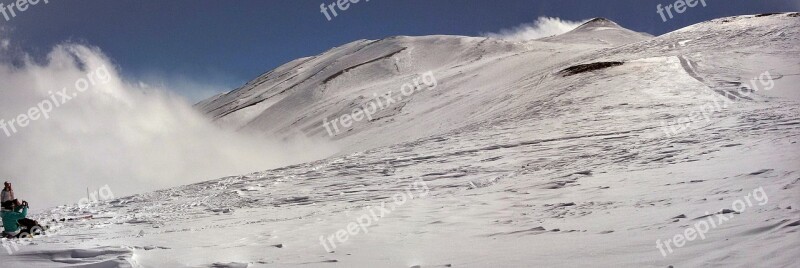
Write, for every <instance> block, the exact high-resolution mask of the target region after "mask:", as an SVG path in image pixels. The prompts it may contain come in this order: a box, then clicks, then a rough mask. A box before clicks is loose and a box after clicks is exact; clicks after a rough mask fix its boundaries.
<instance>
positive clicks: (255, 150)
mask: <svg viewBox="0 0 800 268" xmlns="http://www.w3.org/2000/svg"><path fill="white" fill-rule="evenodd" d="M2 40H7V39H3V38H2V36H0V41H2ZM0 45H2V46H0V81H3V82H2V83H0V120H4V121H5V123H6V124H7V125H8V124H10V122H11V121H16V122H15V123H16V133H12V135H10V136H9V135H7V133H6V132H5V131H4V130H2V129H0V180H9V181H11V182H12V183H13V184H14V188H15V193H16V196H17V198H20V199H25V200H27V201H29V202H30V203H31V204H32V206H33V207H35V208H38V209H41V208H43V207H45V206H52V205H59V204H74V203H76V202H77V201H78V200H79V199H80V198H82V197H85V196H86V188H87V187H88V188H90V189H93V190H96V189H98V188H100V187H102V186H104V185H108V186H109V187H110V189H111V190H112V191H113V193H114V195H115V196H117V197H121V196H124V195H130V194H134V193H140V192H144V191H150V190H154V189H160V188H166V187H171V186H177V185H184V184H189V183H193V182H199V181H204V180H208V179H215V178H219V177H223V176H227V175H238V174H244V173H249V172H254V171H261V170H266V169H270V168H275V167H279V166H283V165H288V164H293V163H300V162H306V161H310V160H314V159H321V158H324V157H326V156H329V155H331V154H333V153H336V149H335V148H332V147H330V146H328V145H327V144H326V143H324V142H322V141H312V140H308V139H305V138H303V137H300V138H297V139H296V140H292V141H275V140H269V139H267V138H265V137H259V136H254V135H253V136H251V135H249V134H245V133H237V132H233V131H229V130H226V129H222V128H220V127H218V126H217V125H215V124H213V123H211V122H210V120H209V119H207V118H205V117H204V116H203V115H201V114H200V113H199V112H197V111H196V110H195V109H193V108H192V106H191V104H190V103H189V102H188V101H186V100H185V99H184V98H182V97H180V96H176V95H173V94H172V93H169V92H170V90H167V89H166V88H161V87H153V86H145V85H144V84H142V83H139V82H131V81H124V80H123V79H122V78H120V75H119V73H118V71H117V70H118V68H116V67H115V66H114V65H113V63H112V61H111V60H110V59H109V58H107V57H106V56H105V55H104V54H103V53H102V52H101V51H100V49H98V48H96V47H91V46H86V45H79V44H72V43H65V44H61V45H58V46H56V47H55V48H53V49H52V51H51V52H50V53H49V54H48V55H47V58H46V61H45V62H44V63H42V62H41V61H38V62H37V61H34V60H33V59H31V57H30V56H29V55H28V54H24V53H19V52H13V53H14V55H9V54H12V52H11V51H18V49H9V48H8V47H9V45H8V44H4V43H2V42H0ZM10 46H13V40H12V42H11V45H10ZM98 70H104V72H99V71H98ZM90 78H91V79H92V80H93V81H95V82H96V83H92V85H90V86H88V87H87V89H85V91H78V90H76V88H78V87H80V86H83V84H82V83H80V82H78V83H76V82H77V81H80V80H84V81H88V80H89V79H90ZM101 82H102V83H101ZM64 89H66V90H67V91H66V92H69V94H68V95H65V96H67V97H70V100H69V101H68V102H64V103H63V104H61V105H59V106H58V107H53V108H52V111H50V112H49V113H48V116H47V117H48V118H44V117H43V116H42V114H41V113H39V116H38V117H39V119H38V120H28V121H27V122H26V124H25V126H21V124H20V123H19V116H20V115H22V114H29V112H30V110H31V109H34V110H36V109H38V108H37V107H38V106H39V105H40V104H42V102H44V101H45V100H60V99H61V98H62V96H60V92H62V91H63V90H64ZM40 110H41V109H40ZM7 128H8V126H7Z"/></svg>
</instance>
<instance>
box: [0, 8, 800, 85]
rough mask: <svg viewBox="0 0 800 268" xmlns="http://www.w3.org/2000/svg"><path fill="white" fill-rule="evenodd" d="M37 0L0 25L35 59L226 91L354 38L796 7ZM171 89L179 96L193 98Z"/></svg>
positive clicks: (689, 20) (662, 29)
mask: <svg viewBox="0 0 800 268" xmlns="http://www.w3.org/2000/svg"><path fill="white" fill-rule="evenodd" d="M43 1H44V0H40V3H39V4H37V5H36V6H30V7H29V9H28V10H26V11H25V12H22V13H20V14H18V16H17V17H16V18H13V19H12V20H11V21H10V22H6V21H5V19H4V18H2V17H0V25H6V26H10V28H11V29H12V31H11V33H10V35H11V39H12V41H13V43H14V44H15V45H17V46H20V47H22V48H23V49H24V50H26V51H28V52H30V53H33V54H34V55H41V54H43V53H46V52H48V51H49V50H50V48H51V47H52V46H53V45H54V44H57V43H60V42H63V41H65V40H72V41H77V42H82V43H86V44H91V45H94V46H98V47H100V48H101V49H102V50H103V51H104V52H105V53H106V54H107V55H109V56H110V57H111V58H112V59H114V60H115V63H116V64H118V65H119V66H120V67H121V68H122V71H123V74H124V75H125V76H126V77H127V78H130V79H132V80H134V79H135V80H138V79H147V78H152V77H157V78H164V79H166V80H168V81H169V83H178V82H176V81H178V80H181V79H184V80H190V81H195V82H199V83H204V84H210V85H215V86H221V87H223V88H225V87H229V88H226V89H230V88H234V87H237V86H239V85H241V84H243V83H245V82H246V81H248V80H250V79H252V78H255V77H256V76H257V75H259V74H261V73H264V72H266V71H268V70H270V69H272V68H275V67H277V66H279V65H281V64H283V63H285V62H288V61H290V60H293V59H295V58H298V57H304V56H311V55H316V54H318V53H320V52H323V51H325V50H327V49H329V48H331V47H334V46H339V45H342V44H345V43H348V42H351V41H354V40H357V39H379V38H384V37H388V36H393V35H430V34H452V35H468V36H477V35H480V34H481V33H486V32H496V31H498V30H500V29H504V28H511V27H514V26H517V25H520V24H523V23H530V22H533V21H534V20H536V18H538V17H540V16H550V17H559V18H561V19H565V20H573V21H579V20H584V19H589V18H593V17H607V18H610V19H611V20H614V21H616V22H618V23H619V24H621V25H622V26H625V27H627V28H629V29H632V30H636V31H642V32H648V33H651V34H654V35H660V34H663V33H666V32H669V31H672V30H675V29H678V28H681V27H684V26H687V25H690V24H694V23H697V22H701V21H705V20H709V19H712V18H718V17H723V16H732V15H742V14H756V13H766V12H787V11H798V8H800V4H799V3H800V0H760V1H753V0H706V1H707V3H708V7H705V8H702V7H696V8H691V9H688V10H687V11H686V12H685V13H683V14H680V15H678V16H676V17H675V18H674V19H672V20H669V21H667V22H662V20H661V17H660V16H659V15H658V14H657V13H656V5H657V4H658V3H661V4H664V5H666V4H672V3H674V2H675V0H672V1H670V0H548V1H535V0H371V1H369V2H366V0H361V1H360V2H359V3H357V4H351V6H350V8H349V9H348V10H347V11H344V12H340V14H339V16H338V17H337V18H335V19H333V20H332V21H327V19H326V18H325V16H324V15H322V13H320V4H322V3H333V2H334V0H325V1H321V0H283V1H278V0H226V1H222V0H214V1H212V0H137V1H133V0H113V1H109V0H69V1H67V0H50V2H49V3H48V4H46V5H45V4H43ZM11 2H15V1H12V0H0V3H5V4H6V5H8V4H9V3H11ZM7 28H8V27H7ZM176 88H178V91H183V92H179V93H181V94H184V95H187V96H193V97H195V98H196V94H198V93H196V92H190V91H192V89H191V88H187V87H181V86H176Z"/></svg>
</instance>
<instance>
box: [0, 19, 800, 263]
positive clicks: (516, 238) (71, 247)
mask: <svg viewBox="0 0 800 268" xmlns="http://www.w3.org/2000/svg"><path fill="white" fill-rule="evenodd" d="M798 26H800V16H799V15H798V13H783V14H772V15H749V16H738V17H729V18H721V19H716V20H712V21H708V22H704V23H700V24H697V25H693V26H690V27H686V28H684V29H680V30H678V31H675V32H672V33H668V34H665V35H662V36H658V37H650V36H647V35H646V34H640V33H636V32H633V31H630V30H627V29H624V28H622V27H621V26H619V25H617V24H616V23H614V22H612V21H609V20H607V19H594V20H591V21H589V22H587V23H585V24H584V25H582V26H580V27H578V28H577V29H575V30H573V31H571V32H568V33H566V34H563V35H560V36H554V37H548V38H544V39H539V40H531V41H525V42H510V41H504V40H498V39H492V38H478V37H462V36H424V37H404V36H400V37H392V38H387V39H383V40H359V41H355V42H352V43H349V44H345V45H343V46H340V47H336V48H333V49H331V50H329V51H327V52H325V53H322V54H320V55H317V56H313V57H307V58H301V59H297V60H294V61H292V62H289V63H287V64H285V65H283V66H281V67H278V68H276V69H275V70H272V71H269V72H267V73H265V74H263V75H261V76H259V77H258V78H256V79H254V80H253V81H250V82H249V83H247V84H246V85H244V86H243V87H241V88H238V89H236V90H233V91H231V92H229V93H226V94H222V95H218V96H215V97H213V98H211V99H208V100H205V101H203V102H201V103H198V104H197V105H196V107H197V108H198V109H201V110H203V111H204V112H205V113H207V114H208V115H209V117H211V118H213V120H215V121H216V122H217V123H219V124H220V125H222V126H226V127H233V128H237V129H240V130H241V131H248V132H255V133H260V134H262V135H270V136H271V135H278V136H281V137H286V138H287V139H288V138H291V137H293V136H296V135H302V136H306V137H310V138H313V139H322V140H330V141H331V142H332V143H334V144H336V145H337V146H339V148H341V151H342V153H340V154H339V155H338V156H336V157H332V158H329V159H325V160H321V161H317V162H313V163H306V164H300V165H295V166H289V167H284V168H280V169H275V170H268V171H263V172H257V173H253V174H247V175H241V176H231V177H227V178H222V179H220V180H215V181H208V182H203V183H198V184H193V185H186V186H182V187H176V188H172V189H168V190H163V191H157V192H153V193H148V194H142V195H138V196H133V197H125V198H121V199H116V200H113V201H109V202H103V203H101V204H98V205H96V206H95V207H93V208H92V209H91V210H90V211H89V212H88V213H89V214H92V215H93V216H94V217H93V219H90V220H83V221H81V220H76V221H65V222H64V223H63V224H59V226H58V228H56V230H57V231H56V232H54V234H53V235H48V236H44V237H40V238H37V239H35V240H34V243H33V245H20V246H19V251H18V252H17V253H15V254H13V255H9V256H4V257H3V261H8V262H12V263H13V262H19V263H25V264H26V265H33V266H37V265H38V266H37V267H59V266H61V265H64V264H75V265H78V264H82V265H87V266H88V265H90V264H93V265H96V266H93V267H130V266H133V267H287V266H303V267H576V266H603V267H668V266H670V265H672V266H674V267H696V266H714V267H716V266H724V267H730V266H734V267H753V266H760V267H791V266H792V265H793V263H795V258H796V256H797V254H798V253H800V239H798V238H800V237H798V234H799V233H798V230H800V229H798V228H800V212H798V208H800V206H799V205H800V204H799V202H798V201H800V197H799V196H798V191H797V190H798V187H800V154H798V152H799V151H800V144H798V143H797V140H798V133H800V131H799V130H800V93H798V91H797V88H796V85H797V84H798V83H800V81H798V74H800V65H798V63H800V27H798ZM388 92H392V93H391V97H389V96H387V93H388ZM389 98H391V99H389ZM358 111H361V112H360V113H359V112H358ZM367 113H369V116H367V115H366V114H367ZM359 114H360V115H361V116H358V115H359ZM347 118H350V120H347ZM357 118H362V119H360V120H359V119H357ZM334 119H338V121H334ZM348 121H349V122H348ZM326 123H327V124H326ZM348 123H350V124H348ZM334 125H335V126H336V127H335V128H334V127H333V126H334ZM740 206H741V207H740ZM86 213H87V212H82V211H80V210H79V209H77V208H76V207H69V206H65V207H59V208H55V209H53V210H51V211H50V212H49V213H45V214H42V215H39V216H40V218H41V219H48V218H76V217H79V216H81V215H85V214H86ZM367 222H368V224H367ZM353 226H355V227H353ZM351 227H353V228H351ZM688 230H692V231H688ZM701 231H702V239H701V238H700V237H698V235H699V233H701ZM689 233H692V234H693V235H690V234H689ZM692 237H694V238H692Z"/></svg>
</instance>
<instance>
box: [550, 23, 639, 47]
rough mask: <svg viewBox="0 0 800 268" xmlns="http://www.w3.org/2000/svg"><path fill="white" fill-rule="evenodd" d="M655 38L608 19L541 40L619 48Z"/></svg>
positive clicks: (585, 24)
mask: <svg viewBox="0 0 800 268" xmlns="http://www.w3.org/2000/svg"><path fill="white" fill-rule="evenodd" d="M651 38H653V36H652V35H650V34H646V33H639V32H634V31H631V30H628V29H625V28H623V27H622V26H620V25H619V24H617V23H616V22H613V21H610V20H608V19H606V18H595V19H592V20H590V21H587V22H586V23H584V24H582V25H581V26H578V28H575V29H574V30H572V31H569V32H567V33H564V34H561V35H557V36H553V37H546V38H542V39H539V40H540V41H545V42H556V43H567V44H592V45H598V46H609V47H612V46H619V45H624V44H629V43H636V42H640V41H644V40H647V39H651Z"/></svg>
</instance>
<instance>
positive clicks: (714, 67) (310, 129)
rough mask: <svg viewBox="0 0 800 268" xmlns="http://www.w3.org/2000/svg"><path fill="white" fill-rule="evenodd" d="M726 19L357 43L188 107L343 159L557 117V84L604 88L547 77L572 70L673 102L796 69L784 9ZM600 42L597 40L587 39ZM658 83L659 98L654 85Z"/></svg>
mask: <svg viewBox="0 0 800 268" xmlns="http://www.w3.org/2000/svg"><path fill="white" fill-rule="evenodd" d="M730 19H731V20H735V21H732V22H730V23H729V24H723V27H714V26H704V25H706V24H709V25H716V24H717V22H715V21H712V22H708V23H705V24H701V25H698V26H695V27H696V28H697V30H692V29H684V30H682V31H679V32H676V33H673V34H668V35H664V36H661V37H656V38H651V37H648V36H646V35H642V34H639V33H635V32H633V31H630V30H627V29H624V28H622V27H620V26H619V25H617V24H616V23H614V22H612V21H609V20H606V19H594V20H591V21H589V22H587V23H585V24H584V25H582V26H580V27H578V28H577V29H575V30H574V31H572V32H569V33H566V34H564V35H561V36H556V37H553V38H545V39H542V40H540V41H528V42H523V43H517V42H508V41H503V40H496V39H487V38H473V37H457V36H428V37H394V38H389V39H384V40H378V41H369V40H360V41H356V42H353V43H349V44H346V45H343V46H341V47H337V48H333V49H331V50H329V51H327V52H325V53H323V54H321V55H318V56H314V57H309V58H303V59H298V60H295V61H292V62H290V63H287V64H285V65H284V66H281V67H279V68H277V69H275V70H273V71H270V72H268V73H266V74H264V75H262V76H260V77H259V78H257V79H255V80H253V81H251V82H250V83H248V84H247V85H245V86H244V87H242V88H240V89H237V90H235V91H232V92H230V93H228V94H225V95H222V96H218V97H215V98H214V99H211V100H207V101H204V102H203V103H200V104H198V107H199V108H201V109H203V110H204V111H206V112H207V113H208V114H209V115H210V116H212V117H214V118H215V120H216V121H217V122H219V123H221V124H223V125H228V126H232V127H235V128H239V129H241V130H243V131H254V132H257V133H262V134H263V135H269V136H296V135H300V136H310V137H320V138H328V139H330V140H332V141H334V142H335V143H336V144H338V145H339V146H341V147H342V148H344V151H345V152H356V151H361V150H366V149H370V148H376V147H379V146H385V145H391V144H395V143H399V142H405V141H413V140H416V139H420V138H424V137H429V136H432V135H438V134H444V133H449V132H453V131H460V130H461V129H463V128H469V127H471V126H475V125H480V124H484V123H485V122H487V121H507V120H514V119H513V118H520V117H525V116H532V114H534V113H536V112H539V113H543V112H546V113H547V114H558V113H559V112H560V111H563V110H565V109H567V108H566V107H572V106H575V104H564V103H561V104H559V105H564V106H559V105H555V103H546V104H545V103H542V102H546V101H557V99H556V100H553V99H552V98H554V97H556V96H558V95H559V94H561V93H560V92H561V91H564V90H565V88H575V87H580V86H581V85H583V84H586V83H588V84H590V85H594V86H597V85H600V84H603V83H604V82H603V81H602V80H601V81H586V80H585V78H581V77H580V76H578V77H574V78H573V77H570V78H564V77H561V76H560V75H556V73H557V72H559V71H560V70H562V69H564V68H568V67H570V66H573V65H577V64H582V63H591V62H595V61H612V60H619V61H623V62H627V64H626V65H624V66H623V67H618V68H611V69H609V70H608V71H612V72H614V73H616V72H623V73H624V74H625V75H626V76H627V77H629V79H630V80H629V81H641V80H642V79H645V80H651V79H653V82H652V83H647V84H642V85H640V89H647V90H648V91H649V92H651V93H653V94H670V93H667V92H668V91H671V90H674V86H676V85H683V84H691V85H687V87H684V88H682V89H683V90H682V91H681V92H680V94H689V95H686V96H683V95H681V97H679V98H678V99H676V100H674V101H677V102H696V101H698V99H695V98H699V101H702V100H703V99H704V98H706V97H713V96H706V95H703V96H697V97H695V96H694V95H696V94H694V93H698V94H701V95H702V94H705V93H704V92H711V91H706V90H704V88H705V87H711V88H713V90H723V91H735V90H737V89H738V87H736V85H737V83H739V84H742V81H743V80H747V79H750V78H751V77H753V76H755V75H758V74H759V73H761V72H763V71H767V70H773V72H778V73H781V74H791V73H794V66H792V63H787V62H788V61H786V60H780V59H779V58H781V57H787V56H788V57H792V56H791V55H790V54H789V53H787V52H786V51H787V50H786V48H789V51H791V49H793V48H796V46H797V43H798V42H795V41H794V38H796V37H794V36H796V34H795V33H796V30H795V29H792V28H791V26H792V25H794V23H795V22H796V18H793V17H790V16H789V15H786V14H783V15H776V16H766V17H758V18H753V20H752V21H749V20H736V19H735V18H730ZM743 35H744V36H743ZM761 35H765V36H770V35H772V36H773V37H772V38H771V39H770V40H769V46H767V47H763V48H760V47H753V46H754V45H756V44H762V43H763V41H762V40H759V38H761ZM781 35H783V36H781ZM600 39H602V40H605V41H602V42H599V41H598V42H595V41H597V40H600ZM593 40H594V41H593ZM615 40H616V41H615ZM617 41H619V42H617ZM637 41H638V42H637ZM630 42H636V43H630ZM610 44H624V45H621V46H613V45H610ZM726 47H727V49H725V50H721V48H726ZM697 51H703V52H705V53H697ZM732 51H740V52H746V53H747V54H748V55H747V56H746V58H744V59H741V61H743V62H745V63H747V64H745V65H749V64H751V63H752V64H753V66H752V67H750V66H742V63H741V62H740V58H739V57H731V56H730V55H725V54H727V53H731V52H732ZM766 51H769V53H765V52H766ZM773 52H774V53H773ZM756 58H757V59H756ZM775 60H778V61H779V64H783V65H782V66H776V67H779V68H777V69H765V68H766V67H767V66H766V65H765V64H767V65H774V64H775V63H772V62H773V61H775ZM756 62H762V63H761V64H755V63H756ZM663 63H667V65H666V66H662V67H670V68H672V69H668V70H663V69H660V68H657V71H654V70H652V69H651V67H654V66H655V65H660V64H663ZM613 70H616V71H613ZM428 71H430V72H432V75H433V76H434V77H435V78H436V80H437V82H439V83H438V85H437V87H436V88H435V89H433V90H423V91H418V92H415V93H414V94H412V95H411V96H408V97H404V98H402V100H398V101H396V102H394V103H391V104H390V105H386V106H388V107H383V108H379V109H378V111H377V112H376V113H375V114H374V115H372V116H371V119H365V120H361V121H358V122H353V123H352V124H349V126H347V127H345V126H342V125H341V123H340V122H339V124H338V126H337V129H336V130H338V131H335V130H334V129H332V128H333V127H332V126H328V127H326V122H331V121H332V120H336V119H340V118H341V117H342V116H345V115H352V114H353V111H356V110H358V109H359V108H361V107H365V106H367V107H368V106H369V105H370V104H373V103H376V102H382V99H383V95H385V94H386V93H387V92H392V95H393V96H394V97H395V98H398V97H401V95H402V94H401V93H402V92H401V89H402V87H403V85H405V84H408V83H413V80H414V78H416V77H417V76H419V74H420V73H424V72H428ZM662 71H666V72H667V73H677V74H679V75H686V74H687V73H688V74H690V76H694V77H701V76H705V77H707V78H708V79H705V80H703V81H702V82H701V81H699V80H697V79H688V80H686V81H683V80H681V81H672V80H673V79H665V80H663V81H660V80H659V79H657V78H659V77H663V74H662V73H660V72H662ZM739 71H741V72H739ZM601 73H605V72H601ZM781 77H783V76H781ZM786 77H789V76H786ZM701 79H702V78H701ZM689 81H692V82H689ZM785 81H787V80H785ZM609 86H611V85H609ZM648 87H650V88H648ZM662 87H663V88H664V90H662V91H658V90H655V88H662ZM618 88H619V87H617V86H613V87H602V88H598V89H596V90H600V91H599V92H598V96H599V97H601V98H602V99H604V100H612V99H614V98H615V96H616V95H617V94H622V95H621V96H620V98H619V99H618V100H621V102H628V103H634V102H637V101H642V100H655V99H653V98H652V97H651V96H645V97H643V98H639V99H631V98H632V95H631V94H629V92H624V93H622V92H619V90H618ZM759 94H773V93H772V92H764V91H762V92H760V93H759ZM687 96H690V97H687ZM544 110H547V111H544ZM340 121H341V120H340ZM331 133H333V134H335V135H331Z"/></svg>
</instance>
